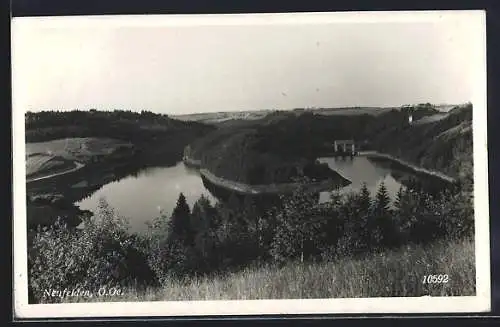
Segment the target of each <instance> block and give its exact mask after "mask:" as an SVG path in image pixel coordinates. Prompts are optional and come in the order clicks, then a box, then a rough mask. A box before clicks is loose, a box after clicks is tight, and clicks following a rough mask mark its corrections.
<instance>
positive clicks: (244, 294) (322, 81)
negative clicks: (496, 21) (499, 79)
mask: <svg viewBox="0 0 500 327" xmlns="http://www.w3.org/2000/svg"><path fill="white" fill-rule="evenodd" d="M485 40H486V36H485V13H484V12H482V11H442V12H441V11H420V12H342V13H340V12H339V13H286V14H230V15H130V16H72V17H25V18H14V19H13V20H12V94H13V142H14V143H13V164H14V166H13V170H14V185H13V191H14V217H13V220H14V242H15V245H14V254H13V256H14V270H15V272H14V273H15V275H14V276H15V278H14V309H15V314H16V316H18V317H19V318H67V317H111V316H121V317H124V316H134V317H137V316H139V317H140V316H199V315H203V316H207V315H208V316H212V315H218V316H220V315H250V314H251V315H256V314H258V315H267V314H331V313H342V314H346V313H347V314H368V313H395V314H402V313H466V312H486V311H488V310H489V309H490V301H491V296H490V257H489V256H490V238H489V212H488V204H489V200H488V182H487V181H488V166H487V137H486V135H487V131H486V127H487V124H486V42H485Z"/></svg>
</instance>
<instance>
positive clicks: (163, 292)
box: [66, 240, 476, 302]
mask: <svg viewBox="0 0 500 327" xmlns="http://www.w3.org/2000/svg"><path fill="white" fill-rule="evenodd" d="M429 274H443V275H444V274H445V275H447V276H448V282H447V283H436V284H424V283H423V278H424V276H426V275H429ZM475 281H476V272H475V249H474V242H473V241H470V240H462V241H456V242H447V241H440V242H436V243H434V244H431V245H428V246H419V245H412V246H407V247H404V248H402V249H399V250H394V251H388V252H386V253H381V254H372V255H369V256H367V257H366V258H360V259H342V260H340V261H337V262H325V263H300V262H292V263H289V264H287V265H286V266H284V267H281V268H279V267H276V266H272V265H267V266H264V267H258V268H255V267H254V268H247V269H245V270H243V271H240V272H236V273H231V274H229V275H228V276H226V277H224V276H217V277H198V278H190V279H186V280H185V281H184V282H180V281H175V280H169V281H167V282H166V283H165V285H164V286H163V287H162V288H158V289H148V290H146V291H145V292H141V293H139V292H137V291H136V290H133V289H127V290H125V292H124V296H122V297H113V299H112V301H121V302H124V301H179V300H256V299H301V298H303V299H314V298H362V297H390V296H399V297H405V296H406V297H408V296H426V295H429V296H473V295H475V294H476V282H475ZM66 301H68V302H89V301H91V302H94V301H106V298H67V299H66Z"/></svg>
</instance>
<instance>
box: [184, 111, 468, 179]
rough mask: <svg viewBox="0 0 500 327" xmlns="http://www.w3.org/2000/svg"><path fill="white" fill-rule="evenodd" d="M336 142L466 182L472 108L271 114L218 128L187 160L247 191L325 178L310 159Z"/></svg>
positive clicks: (324, 171) (324, 172) (197, 145)
mask: <svg viewBox="0 0 500 327" xmlns="http://www.w3.org/2000/svg"><path fill="white" fill-rule="evenodd" d="M408 110H412V114H413V117H414V121H413V123H412V124H410V123H409V121H408ZM338 139H353V140H355V141H356V142H357V143H358V145H359V146H360V147H359V149H360V150H377V151H379V152H383V153H387V154H390V155H393V156H395V157H398V158H401V159H403V160H405V161H408V162H410V163H413V164H415V165H417V166H422V167H424V168H427V169H429V170H437V171H439V172H442V173H444V174H446V175H450V176H452V177H459V178H468V179H470V178H471V174H472V106H470V105H465V106H457V107H455V108H454V109H452V110H450V111H449V112H448V113H444V114H443V113H442V112H440V111H438V110H436V109H435V108H433V107H431V106H420V105H419V106H416V107H413V108H412V107H404V108H400V109H391V110H389V111H385V112H383V113H379V114H378V115H369V114H359V115H322V114H315V113H314V112H308V111H305V112H274V113H271V114H269V115H267V116H266V117H264V118H262V119H259V120H253V121H251V122H248V121H247V122H246V123H243V122H242V123H241V124H234V125H226V127H220V128H219V129H218V130H216V131H214V132H211V133H209V134H208V135H206V136H205V137H204V138H202V139H199V140H197V141H196V142H194V143H192V144H191V145H192V146H191V147H190V155H191V157H192V158H193V159H196V160H200V161H201V162H202V165H203V166H204V168H206V169H208V170H210V171H211V172H212V173H214V174H215V175H217V176H220V177H224V178H228V179H232V180H235V181H238V182H244V183H250V184H265V183H279V182H287V181H289V180H290V179H291V178H293V177H296V176H299V175H301V173H302V172H304V170H309V173H311V172H316V173H318V172H319V173H318V174H317V175H316V177H318V176H324V175H325V174H328V173H329V172H327V171H326V170H323V168H321V166H320V165H317V164H315V159H316V158H317V157H319V156H321V155H328V153H331V151H332V143H333V141H334V140H338ZM330 171H331V170H330ZM306 175H307V174H306ZM313 175H314V173H313Z"/></svg>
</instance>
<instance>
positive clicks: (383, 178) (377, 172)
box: [318, 156, 401, 202]
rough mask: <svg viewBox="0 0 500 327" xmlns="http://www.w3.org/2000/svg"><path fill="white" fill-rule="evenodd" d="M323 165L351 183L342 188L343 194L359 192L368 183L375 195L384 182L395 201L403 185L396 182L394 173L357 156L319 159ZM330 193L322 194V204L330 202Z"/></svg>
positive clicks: (369, 188)
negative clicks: (326, 165)
mask: <svg viewBox="0 0 500 327" xmlns="http://www.w3.org/2000/svg"><path fill="white" fill-rule="evenodd" d="M318 160H319V161H320V162H321V163H327V164H328V166H329V167H330V168H331V169H333V170H335V171H337V172H338V173H339V174H341V175H342V176H344V177H345V178H347V179H348V180H350V181H351V184H350V185H348V186H346V187H344V188H342V191H341V192H342V193H348V192H352V191H358V190H360V189H361V187H362V186H363V183H366V186H367V187H368V190H369V191H370V192H371V193H372V194H375V193H376V192H377V190H378V188H379V186H380V184H382V182H383V183H384V184H385V186H386V188H387V191H388V192H389V195H390V196H391V198H392V199H395V197H396V194H397V192H398V190H399V188H400V187H401V183H400V182H399V181H398V180H396V179H395V178H394V176H393V174H392V171H391V170H390V169H388V168H384V167H382V166H380V165H375V164H374V163H373V162H371V161H370V160H368V158H366V157H363V156H357V157H354V158H352V159H351V158H341V157H328V158H319V159H318ZM329 197H330V193H329V192H322V193H321V194H320V202H325V201H328V200H329Z"/></svg>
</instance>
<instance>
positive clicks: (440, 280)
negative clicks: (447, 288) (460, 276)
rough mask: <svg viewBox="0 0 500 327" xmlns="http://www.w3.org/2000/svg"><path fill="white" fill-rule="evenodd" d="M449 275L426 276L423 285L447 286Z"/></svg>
mask: <svg viewBox="0 0 500 327" xmlns="http://www.w3.org/2000/svg"><path fill="white" fill-rule="evenodd" d="M448 279H449V278H448V275H425V276H424V280H423V281H422V283H423V284H445V283H448Z"/></svg>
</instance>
